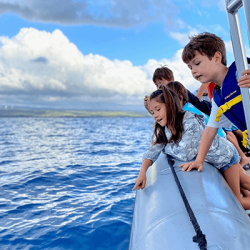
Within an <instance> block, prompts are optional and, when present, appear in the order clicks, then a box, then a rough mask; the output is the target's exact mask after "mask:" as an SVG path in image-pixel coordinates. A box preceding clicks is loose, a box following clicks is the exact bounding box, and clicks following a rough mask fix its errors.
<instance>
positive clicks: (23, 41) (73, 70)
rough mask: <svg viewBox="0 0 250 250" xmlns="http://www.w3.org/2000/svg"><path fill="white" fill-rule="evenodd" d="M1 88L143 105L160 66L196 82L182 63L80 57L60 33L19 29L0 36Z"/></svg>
mask: <svg viewBox="0 0 250 250" xmlns="http://www.w3.org/2000/svg"><path fill="white" fill-rule="evenodd" d="M0 44H1V47H0V55H1V57H0V91H1V94H2V95H6V96H19V97H20V98H19V99H23V100H24V99H26V101H27V100H28V99H34V96H35V97H36V99H37V100H41V101H47V102H56V101H59V100H61V101H63V100H66V99H67V100H77V101H85V102H114V103H120V104H122V103H124V104H132V103H135V104H142V100H143V97H144V96H145V95H146V94H150V93H151V92H152V91H153V90H154V89H155V87H154V84H153V82H152V80H151V79H152V75H153V72H154V70H155V69H156V68H157V67H160V66H161V65H167V66H168V67H169V68H171V69H172V70H173V71H174V75H175V78H176V79H178V80H179V81H181V82H183V83H184V85H185V86H186V87H188V88H189V89H191V90H194V89H195V88H196V87H198V86H199V83H198V82H196V81H195V80H194V79H193V78H192V77H191V74H190V72H189V69H188V68H187V66H186V65H185V64H184V63H183V62H182V61H181V50H180V51H178V52H177V53H176V54H175V56H174V57H173V58H170V59H162V60H161V61H156V60H153V59H152V60H149V61H148V62H147V63H146V64H145V65H142V66H134V65H133V64H132V63H131V62H130V61H120V60H113V61H112V60H109V59H107V58H105V57H103V56H101V55H93V54H89V55H83V54H82V53H81V52H80V51H79V50H78V48H77V47H76V46H75V45H74V44H73V43H71V42H70V41H69V40H68V38H67V37H66V36H65V35H64V34H63V33H62V32H61V31H60V30H58V29H57V30H55V31H53V32H52V33H50V32H46V31H38V30H36V29H34V28H23V29H21V30H20V32H19V33H18V34H17V35H16V36H14V37H13V38H8V37H0Z"/></svg>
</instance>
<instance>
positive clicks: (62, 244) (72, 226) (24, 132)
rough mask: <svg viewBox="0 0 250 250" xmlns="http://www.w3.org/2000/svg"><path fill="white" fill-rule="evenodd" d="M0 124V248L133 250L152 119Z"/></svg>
mask: <svg viewBox="0 0 250 250" xmlns="http://www.w3.org/2000/svg"><path fill="white" fill-rule="evenodd" d="M0 121H1V122H0V138H1V139H0V156H1V157H0V249H1V250H3V249H11V250H12V249H67V250H68V249H77V250H80V249H84V250H89V249H91V250H104V249H110V250H123V249H128V246H129V237H130V229H131V223H132V216H133V206H134V198H135V192H132V191H131V189H132V187H133V185H134V181H135V179H136V177H137V175H138V173H139V169H140V166H141V158H142V154H143V152H144V150H145V148H146V147H147V145H148V144H149V142H150V137H151V133H152V127H153V123H152V118H150V117H149V118H1V119H0Z"/></svg>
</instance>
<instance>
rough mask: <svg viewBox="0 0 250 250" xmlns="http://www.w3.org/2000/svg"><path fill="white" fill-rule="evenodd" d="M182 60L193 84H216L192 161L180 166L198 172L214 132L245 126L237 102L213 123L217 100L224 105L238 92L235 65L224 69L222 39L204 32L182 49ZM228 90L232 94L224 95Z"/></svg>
mask: <svg viewBox="0 0 250 250" xmlns="http://www.w3.org/2000/svg"><path fill="white" fill-rule="evenodd" d="M182 60H183V61H184V62H185V63H186V64H187V65H188V67H189V68H190V70H191V72H192V75H193V77H194V78H195V79H196V80H198V81H199V82H201V83H207V82H215V84H216V87H215V91H214V92H213V96H214V99H213V101H212V111H211V115H210V118H209V121H208V124H207V126H206V128H205V130H204V132H203V134H202V139H201V143H200V148H199V152H198V155H197V157H196V160H195V161H194V162H190V163H185V164H183V165H181V167H182V170H183V171H185V170H187V171H190V170H191V169H193V168H196V169H198V170H200V171H201V169H202V165H203V162H204V159H205V157H206V155H207V152H208V150H209V148H210V146H211V144H212V142H213V139H214V137H215V135H216V133H217V130H218V128H220V127H232V123H234V124H235V125H236V126H237V127H239V128H240V129H241V130H243V131H244V128H243V125H244V123H245V117H244V113H243V109H242V103H241V102H238V103H237V104H236V105H235V106H234V107H232V108H231V109H230V110H229V111H228V112H225V114H222V115H221V118H220V120H219V121H218V120H215V118H216V115H217V113H218V110H219V107H218V105H219V106H220V104H219V101H218V100H219V99H220V100H222V101H225V100H226V99H227V100H226V101H225V102H227V101H228V100H230V99H232V98H235V95H237V94H238V92H239V86H238V84H237V79H236V67H235V63H233V64H232V65H231V66H230V67H229V68H227V66H226V50H225V44H224V42H223V41H222V39H220V38H219V37H217V36H216V35H214V34H211V33H208V32H205V33H202V34H199V35H197V36H194V37H192V38H191V40H190V42H189V43H188V44H187V45H186V46H185V47H184V50H183V53H182ZM249 73H250V72H249V70H245V71H244V72H243V75H246V76H244V77H242V78H240V79H239V82H240V85H241V87H243V86H245V87H249V86H250V77H249ZM228 89H231V90H233V91H232V92H231V93H229V94H227V91H228ZM225 94H226V96H225ZM235 108H236V110H235ZM232 114H233V116H236V118H237V120H236V119H233V118H232ZM242 114H243V115H242Z"/></svg>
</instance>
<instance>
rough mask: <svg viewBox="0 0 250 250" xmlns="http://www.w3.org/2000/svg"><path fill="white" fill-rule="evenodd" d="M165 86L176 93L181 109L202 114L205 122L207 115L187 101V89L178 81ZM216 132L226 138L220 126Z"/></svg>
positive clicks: (207, 118)
mask: <svg viewBox="0 0 250 250" xmlns="http://www.w3.org/2000/svg"><path fill="white" fill-rule="evenodd" d="M167 87H168V88H169V89H170V90H172V91H173V92H174V93H176V94H177V95H178V97H179V99H180V102H181V106H182V109H183V110H184V111H191V112H193V113H195V114H197V115H203V116H204V119H205V123H206V124H207V122H208V120H209V116H208V115H206V114H204V113H202V112H201V111H200V110H198V109H197V108H196V107H194V106H193V105H192V104H191V103H189V102H188V90H187V89H186V88H185V87H184V86H183V85H182V84H181V83H180V82H177V81H174V82H170V83H169V84H168V86H167ZM217 134H218V135H219V136H221V137H224V138H226V133H225V132H224V131H223V129H222V128H220V129H218V132H217Z"/></svg>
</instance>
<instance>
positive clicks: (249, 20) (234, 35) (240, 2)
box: [225, 0, 250, 148]
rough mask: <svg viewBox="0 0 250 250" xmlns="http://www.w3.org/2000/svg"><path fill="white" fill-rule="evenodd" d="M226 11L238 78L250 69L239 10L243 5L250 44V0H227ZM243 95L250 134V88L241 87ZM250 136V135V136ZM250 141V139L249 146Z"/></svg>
mask: <svg viewBox="0 0 250 250" xmlns="http://www.w3.org/2000/svg"><path fill="white" fill-rule="evenodd" d="M225 3H226V11H227V17H228V23H229V29H230V35H231V40H232V44H233V52H234V58H235V63H236V67H237V78H239V77H241V74H242V72H243V71H244V70H246V69H248V64H247V58H246V53H245V48H244V43H243V38H242V33H241V27H240V22H239V14H238V10H239V9H240V8H241V7H243V9H244V14H245V18H246V25H247V33H248V41H249V44H250V30H249V28H250V27H249V26H250V0H225ZM240 91H241V95H242V103H243V107H244V114H245V118H246V125H247V130H248V132H249V135H250V93H249V88H240ZM248 138H249V137H248ZM249 147H250V141H249V140H248V148H249Z"/></svg>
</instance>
